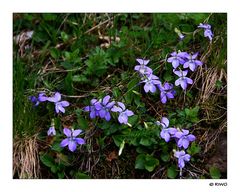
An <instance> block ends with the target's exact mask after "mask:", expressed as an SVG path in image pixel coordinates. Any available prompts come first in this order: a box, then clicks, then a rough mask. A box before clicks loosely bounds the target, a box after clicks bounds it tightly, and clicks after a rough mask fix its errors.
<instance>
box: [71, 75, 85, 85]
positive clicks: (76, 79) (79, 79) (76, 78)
mask: <svg viewBox="0 0 240 192" xmlns="http://www.w3.org/2000/svg"><path fill="white" fill-rule="evenodd" d="M72 81H73V82H79V83H87V82H89V80H88V78H87V77H86V76H85V75H74V76H73V77H72Z"/></svg>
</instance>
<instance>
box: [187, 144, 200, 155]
mask: <svg viewBox="0 0 240 192" xmlns="http://www.w3.org/2000/svg"><path fill="white" fill-rule="evenodd" d="M187 151H188V153H189V154H190V155H195V154H197V153H199V152H200V151H201V147H200V146H199V145H197V144H196V142H193V143H192V144H191V147H190V148H188V150H187Z"/></svg>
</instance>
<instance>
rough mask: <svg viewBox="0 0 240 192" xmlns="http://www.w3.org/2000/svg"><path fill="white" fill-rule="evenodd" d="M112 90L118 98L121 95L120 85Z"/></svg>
mask: <svg viewBox="0 0 240 192" xmlns="http://www.w3.org/2000/svg"><path fill="white" fill-rule="evenodd" d="M112 92H113V95H114V97H116V98H118V97H119V96H120V95H121V93H120V90H119V88H118V87H114V88H113V90H112Z"/></svg>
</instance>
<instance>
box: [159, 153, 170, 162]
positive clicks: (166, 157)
mask: <svg viewBox="0 0 240 192" xmlns="http://www.w3.org/2000/svg"><path fill="white" fill-rule="evenodd" d="M160 157H161V159H162V161H164V162H168V161H169V160H170V155H169V153H162V154H161V155H160Z"/></svg>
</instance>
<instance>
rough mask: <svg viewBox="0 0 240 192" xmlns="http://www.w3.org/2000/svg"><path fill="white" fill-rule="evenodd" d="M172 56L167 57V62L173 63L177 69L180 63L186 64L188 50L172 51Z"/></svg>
mask: <svg viewBox="0 0 240 192" xmlns="http://www.w3.org/2000/svg"><path fill="white" fill-rule="evenodd" d="M170 55H171V57H169V58H168V59H167V62H168V63H172V66H173V68H174V69H176V68H177V67H178V66H179V65H180V64H184V63H185V62H186V61H185V59H186V55H187V53H186V52H178V53H177V52H176V51H174V52H172V53H171V54H170Z"/></svg>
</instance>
